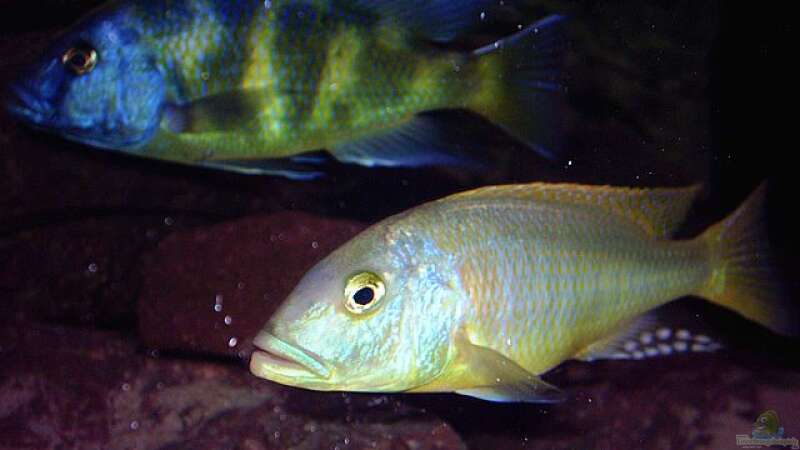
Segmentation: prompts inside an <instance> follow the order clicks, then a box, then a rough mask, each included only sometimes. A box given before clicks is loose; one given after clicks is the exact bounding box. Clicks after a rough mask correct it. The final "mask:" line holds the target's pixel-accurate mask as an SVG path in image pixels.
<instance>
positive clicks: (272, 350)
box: [250, 330, 332, 385]
mask: <svg viewBox="0 0 800 450" xmlns="http://www.w3.org/2000/svg"><path fill="white" fill-rule="evenodd" d="M253 344H255V347H256V350H255V351H254V352H253V356H252V357H251V359H250V371H251V372H253V374H255V375H257V376H259V377H261V378H266V379H269V380H273V381H277V382H279V383H284V384H292V385H297V384H303V383H313V382H323V381H324V380H327V379H329V378H330V377H331V375H332V371H331V369H330V367H329V366H328V364H326V363H325V362H324V361H323V360H322V358H320V357H319V356H318V355H316V354H314V353H313V352H311V351H309V350H306V349H304V348H302V347H300V346H298V345H295V344H292V343H289V342H287V341H285V340H282V339H280V338H278V337H276V336H275V335H273V334H272V333H270V332H268V331H265V330H262V331H260V332H259V333H258V335H256V337H255V339H253Z"/></svg>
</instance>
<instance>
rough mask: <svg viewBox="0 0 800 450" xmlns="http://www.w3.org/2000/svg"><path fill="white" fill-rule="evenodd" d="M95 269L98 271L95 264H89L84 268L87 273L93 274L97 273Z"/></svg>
mask: <svg viewBox="0 0 800 450" xmlns="http://www.w3.org/2000/svg"><path fill="white" fill-rule="evenodd" d="M97 269H98V267H97V263H90V264H89V266H88V267H87V268H86V270H88V271H89V273H95V272H97Z"/></svg>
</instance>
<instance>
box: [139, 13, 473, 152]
mask: <svg viewBox="0 0 800 450" xmlns="http://www.w3.org/2000/svg"><path fill="white" fill-rule="evenodd" d="M217 3H219V2H217V1H207V2H195V4H194V9H192V10H191V12H189V13H188V17H189V18H184V19H183V20H180V21H176V22H175V23H174V24H173V27H171V28H167V29H162V32H161V33H155V34H154V36H155V37H154V40H156V41H157V43H156V45H159V46H162V47H163V48H164V49H165V51H164V52H163V55H164V56H163V59H162V61H161V64H162V65H163V66H169V67H178V68H180V74H179V78H178V86H179V87H178V89H176V90H175V92H176V94H174V95H175V98H173V100H174V101H176V102H177V103H190V102H192V101H195V100H197V99H202V98H205V97H210V96H215V95H222V94H226V93H228V92H230V91H232V90H236V89H247V90H251V91H252V90H256V91H258V93H257V97H259V100H258V101H256V102H254V104H256V105H257V111H252V113H253V114H252V115H253V118H252V119H250V120H245V121H243V122H241V126H240V130H239V131H240V132H242V133H248V134H252V139H248V141H257V142H259V143H260V145H258V146H257V151H258V152H261V153H263V151H264V150H270V151H271V152H272V154H273V155H276V156H280V155H282V154H283V152H286V151H291V152H293V153H295V152H296V150H297V148H296V147H297V146H296V145H292V144H295V143H296V142H297V141H298V140H299V141H301V142H302V147H303V149H304V150H313V149H316V148H319V147H320V146H322V145H323V144H324V143H326V142H329V141H331V140H341V139H347V138H350V137H352V136H354V135H359V134H362V133H363V132H364V131H366V130H370V129H374V128H375V127H376V126H378V127H381V128H383V127H386V126H387V125H388V124H392V123H398V122H400V121H402V120H406V119H407V118H408V117H409V116H410V115H412V114H414V113H415V112H417V111H420V110H425V109H436V108H441V107H445V106H449V105H452V104H455V103H458V102H456V101H455V100H454V99H455V98H456V94H458V93H462V92H468V89H467V88H466V87H464V86H465V84H466V83H470V84H471V83H472V80H469V77H466V78H465V77H464V76H463V75H461V76H458V77H456V76H451V75H450V74H451V73H452V72H453V71H452V70H451V67H452V65H451V64H450V63H449V59H446V58H442V57H434V56H433V55H431V56H426V55H425V54H420V53H419V52H416V51H414V49H411V48H408V47H406V46H404V45H402V44H401V43H392V42H389V43H385V42H384V39H383V38H381V39H379V38H378V37H376V36H374V35H372V34H371V33H370V30H369V28H359V27H356V26H354V24H353V23H349V22H347V20H348V19H351V17H348V16H344V15H341V16H337V15H335V14H332V13H331V10H330V9H329V5H326V4H325V3H322V2H316V3H314V4H311V5H305V6H302V7H300V6H298V5H296V4H294V3H292V2H285V1H276V2H272V5H271V7H270V8H269V9H266V10H265V12H264V13H263V14H251V16H252V18H251V21H250V22H249V23H248V22H246V21H244V20H234V21H227V22H226V21H224V20H222V19H221V17H220V14H221V12H220V11H218V9H217V8H215V6H216V4H217ZM244 3H247V2H244ZM253 4H254V5H255V4H260V5H263V2H253ZM254 7H255V6H251V8H254ZM248 9H249V8H248ZM300 12H304V14H303V15H302V16H301V15H300ZM242 16H244V14H243V15H242ZM151 17H157V15H156V14H153V15H152V16H151ZM282 29H283V30H284V32H281V30H282ZM389 35H390V36H391V33H390V34H389ZM401 37H402V35H401ZM242 42H246V43H247V44H246V45H244V46H242V45H241V43H242ZM241 48H244V49H245V50H244V51H243V52H242V50H241ZM242 53H243V54H244V55H247V57H242ZM170 58H174V60H171V59H170ZM342 61H345V62H346V63H344V64H343V63H342ZM367 73H368V74H369V76H368V77H363V76H359V75H358V74H367ZM236 74H244V76H243V78H238V77H236V76H235V75H236ZM228 75H234V76H228ZM178 92H179V93H181V95H178V94H177V93H178ZM337 105H340V106H338V107H337ZM341 105H348V108H349V111H348V112H347V114H343V111H342V107H341ZM334 110H338V116H337V117H336V118H335V119H336V120H332V119H333V116H334V114H333V113H332V111H334ZM345 116H346V117H345ZM347 118H349V119H350V120H349V121H348V120H346V119H347ZM196 120H197V123H198V124H202V125H197V127H198V128H199V129H204V130H208V128H209V127H208V126H207V125H208V122H212V121H210V120H205V118H203V117H198V118H196ZM228 147H230V146H228ZM287 149H289V150H287ZM227 150H229V151H223V152H218V153H219V154H220V155H224V157H225V158H239V157H252V156H256V155H255V154H253V153H254V152H255V151H254V150H252V147H251V148H240V149H238V150H237V152H236V153H233V152H232V151H230V150H232V149H227Z"/></svg>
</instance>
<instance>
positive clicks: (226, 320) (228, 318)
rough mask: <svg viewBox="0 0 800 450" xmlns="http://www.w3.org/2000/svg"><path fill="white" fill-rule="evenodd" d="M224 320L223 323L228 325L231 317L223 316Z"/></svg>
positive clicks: (231, 319)
mask: <svg viewBox="0 0 800 450" xmlns="http://www.w3.org/2000/svg"><path fill="white" fill-rule="evenodd" d="M224 321H225V325H230V324H231V323H232V322H233V317H231V316H225V319H224Z"/></svg>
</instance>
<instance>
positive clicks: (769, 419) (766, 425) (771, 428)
mask: <svg viewBox="0 0 800 450" xmlns="http://www.w3.org/2000/svg"><path fill="white" fill-rule="evenodd" d="M779 423H780V421H779V419H778V413H776V412H775V411H773V410H769V411H766V412H764V413H762V414H761V415H760V416H758V419H756V421H755V423H754V424H753V430H754V431H759V432H766V433H775V432H776V431H777V430H778V426H779Z"/></svg>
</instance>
